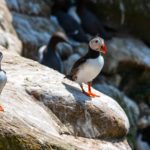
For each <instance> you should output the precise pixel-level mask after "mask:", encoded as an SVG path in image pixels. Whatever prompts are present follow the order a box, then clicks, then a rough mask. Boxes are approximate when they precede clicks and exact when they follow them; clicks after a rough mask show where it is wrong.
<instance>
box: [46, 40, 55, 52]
mask: <svg viewBox="0 0 150 150" xmlns="http://www.w3.org/2000/svg"><path fill="white" fill-rule="evenodd" d="M57 43H58V40H57V39H56V38H53V37H52V38H51V39H50V41H49V43H48V45H47V48H48V49H50V50H51V51H53V52H55V49H56V45H57Z"/></svg>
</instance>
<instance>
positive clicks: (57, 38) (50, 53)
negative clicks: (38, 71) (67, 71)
mask: <svg viewBox="0 0 150 150" xmlns="http://www.w3.org/2000/svg"><path fill="white" fill-rule="evenodd" d="M67 41H68V39H67V37H66V36H65V34H63V33H62V32H55V33H54V34H53V35H52V37H51V38H50V40H49V42H48V45H47V46H42V47H41V48H40V49H39V62H40V63H41V64H43V65H45V66H47V67H50V68H53V69H55V70H57V71H59V72H61V73H62V72H63V64H62V60H61V58H60V56H59V54H58V53H57V50H56V46H57V44H58V43H60V42H67Z"/></svg>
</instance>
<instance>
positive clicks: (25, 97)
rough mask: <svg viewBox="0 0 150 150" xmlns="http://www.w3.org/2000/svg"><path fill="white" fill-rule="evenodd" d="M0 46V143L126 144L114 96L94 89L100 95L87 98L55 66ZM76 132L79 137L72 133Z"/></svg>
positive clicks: (122, 148)
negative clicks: (3, 77) (0, 81)
mask: <svg viewBox="0 0 150 150" xmlns="http://www.w3.org/2000/svg"><path fill="white" fill-rule="evenodd" d="M0 50H1V51H2V52H3V54H4V59H3V63H2V66H3V69H4V70H6V72H7V76H8V82H7V84H6V86H5V88H4V90H3V92H2V95H1V98H0V102H1V104H2V106H4V108H5V112H3V113H0V115H1V117H0V139H1V140H0V141H1V142H0V147H2V148H4V147H5V146H6V145H7V148H8V149H9V148H10V147H11V149H15V150H18V149H20V148H22V149H41V148H43V147H44V148H45V149H50V148H51V149H56V148H57V149H66V150H71V149H73V150H75V149H79V150H80V149H83V150H88V149H91V148H94V149H98V150H104V149H106V147H107V148H109V149H112V150H130V147H129V146H128V144H127V142H126V141H125V140H124V139H122V138H121V137H124V136H125V135H126V134H127V132H128V129H129V123H128V119H127V117H126V115H125V113H124V111H123V110H122V109H121V107H120V106H119V105H118V104H117V103H116V102H115V101H114V100H113V99H111V98H110V97H108V96H106V95H104V94H102V93H99V92H97V93H98V94H101V97H100V98H94V99H89V98H88V97H87V96H84V95H83V94H82V93H81V91H80V90H79V86H77V85H76V84H75V83H73V82H71V81H69V80H67V79H63V77H64V76H63V75H61V74H59V73H58V72H56V71H54V70H52V69H49V68H47V67H44V66H42V65H40V64H39V63H37V62H34V61H31V60H28V59H25V58H23V57H20V56H19V55H17V54H16V53H12V52H7V51H6V50H5V49H4V48H2V47H0ZM47 75H48V76H47ZM95 92H96V91H95ZM37 100H38V101H37ZM49 108H50V109H49ZM75 127H76V131H75V130H73V129H75ZM75 134H76V136H83V137H78V138H75V137H74V136H73V135H75ZM84 137H95V138H99V137H101V138H102V137H105V138H108V137H109V138H110V139H111V140H109V141H106V140H98V139H97V140H94V139H93V140H92V139H88V138H84ZM116 138H120V139H118V140H116ZM87 143H88V144H87Z"/></svg>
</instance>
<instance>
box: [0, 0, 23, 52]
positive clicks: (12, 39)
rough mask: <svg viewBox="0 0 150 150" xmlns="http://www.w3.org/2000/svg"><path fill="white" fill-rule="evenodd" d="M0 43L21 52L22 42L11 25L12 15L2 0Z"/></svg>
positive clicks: (0, 5)
mask: <svg viewBox="0 0 150 150" xmlns="http://www.w3.org/2000/svg"><path fill="white" fill-rule="evenodd" d="M0 45H2V46H4V47H5V48H7V49H8V50H11V51H14V52H17V53H18V54H21V50H22V43H21V41H20V40H19V39H18V37H17V34H16V31H15V29H14V27H13V25H12V15H11V13H10V11H9V10H8V8H7V5H6V3H5V1H4V0H0Z"/></svg>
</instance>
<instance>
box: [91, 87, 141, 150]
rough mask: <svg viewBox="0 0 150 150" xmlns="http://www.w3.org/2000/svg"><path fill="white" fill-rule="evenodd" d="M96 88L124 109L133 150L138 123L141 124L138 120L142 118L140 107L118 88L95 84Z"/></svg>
mask: <svg viewBox="0 0 150 150" xmlns="http://www.w3.org/2000/svg"><path fill="white" fill-rule="evenodd" d="M94 87H95V88H96V89H97V90H99V91H101V92H103V93H105V94H107V95H109V96H110V97H112V98H114V99H115V100H116V101H117V102H118V103H119V104H120V105H121V106H122V108H123V109H124V111H125V112H126V114H127V116H128V118H129V122H130V131H129V134H128V141H129V143H130V145H132V148H134V146H135V136H136V132H137V123H138V122H139V121H138V119H139V117H140V110H139V107H138V105H137V104H136V103H135V102H134V101H133V100H132V99H130V98H128V97H127V96H125V94H123V93H122V92H120V91H119V90H118V89H117V88H115V87H113V86H111V85H107V84H95V85H94Z"/></svg>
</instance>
